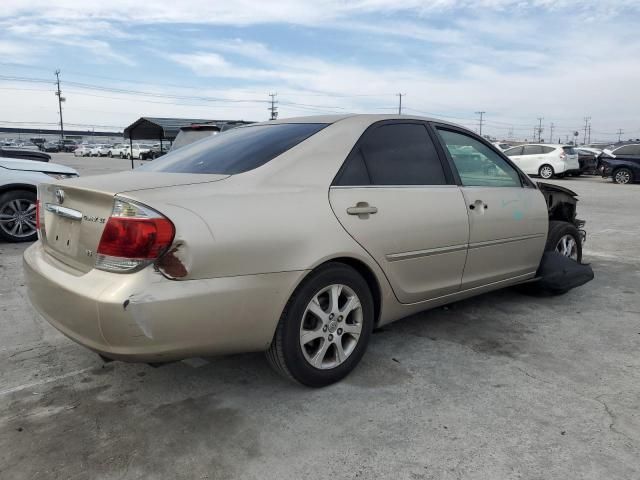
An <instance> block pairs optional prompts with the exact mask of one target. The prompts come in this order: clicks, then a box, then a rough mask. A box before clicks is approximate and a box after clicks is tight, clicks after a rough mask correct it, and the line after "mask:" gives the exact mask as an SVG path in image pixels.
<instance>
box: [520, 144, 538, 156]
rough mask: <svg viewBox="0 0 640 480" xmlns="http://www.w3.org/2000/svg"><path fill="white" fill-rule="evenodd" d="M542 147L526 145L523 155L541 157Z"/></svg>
mask: <svg viewBox="0 0 640 480" xmlns="http://www.w3.org/2000/svg"><path fill="white" fill-rule="evenodd" d="M541 153H542V147H541V146H540V145H525V146H524V150H523V152H522V155H540V154H541Z"/></svg>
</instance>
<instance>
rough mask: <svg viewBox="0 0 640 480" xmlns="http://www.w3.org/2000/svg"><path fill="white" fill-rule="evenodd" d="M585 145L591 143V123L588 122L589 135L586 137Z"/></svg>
mask: <svg viewBox="0 0 640 480" xmlns="http://www.w3.org/2000/svg"><path fill="white" fill-rule="evenodd" d="M587 143H591V122H589V133H588V135H587Z"/></svg>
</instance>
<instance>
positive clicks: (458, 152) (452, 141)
mask: <svg viewBox="0 0 640 480" xmlns="http://www.w3.org/2000/svg"><path fill="white" fill-rule="evenodd" d="M437 130H438V133H439V134H440V138H441V139H442V142H443V143H444V145H445V147H446V148H447V150H448V151H449V155H451V158H452V159H453V163H454V164H455V166H456V169H457V170H458V174H459V175H460V180H461V181H462V184H463V185H464V186H487V187H489V186H490V187H521V186H522V182H521V180H520V175H519V174H518V171H517V170H516V169H515V168H513V167H512V166H511V165H509V163H508V162H507V161H506V160H504V159H503V158H502V157H500V156H499V155H498V154H497V153H496V152H494V151H493V150H492V149H491V148H489V147H488V146H487V145H485V144H484V143H482V142H480V141H479V140H476V139H475V138H473V137H470V136H469V135H466V134H463V133H458V132H454V131H451V130H444V129H442V128H438V129H437Z"/></svg>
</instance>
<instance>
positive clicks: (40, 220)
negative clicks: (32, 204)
mask: <svg viewBox="0 0 640 480" xmlns="http://www.w3.org/2000/svg"><path fill="white" fill-rule="evenodd" d="M36 231H37V232H38V238H40V239H42V238H44V234H45V229H44V209H43V208H42V200H41V197H40V189H38V196H37V198H36Z"/></svg>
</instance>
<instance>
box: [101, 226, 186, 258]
mask: <svg viewBox="0 0 640 480" xmlns="http://www.w3.org/2000/svg"><path fill="white" fill-rule="evenodd" d="M173 234H174V231H173V224H172V223H171V222H170V221H169V220H167V219H166V218H118V217H111V218H109V220H108V221H107V225H106V227H105V228H104V231H103V232H102V238H101V239H100V245H99V246H98V254H102V255H111V256H113V257H125V258H138V259H155V258H158V257H159V256H160V254H161V253H163V252H164V250H166V248H167V247H168V246H169V245H171V241H172V240H173Z"/></svg>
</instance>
